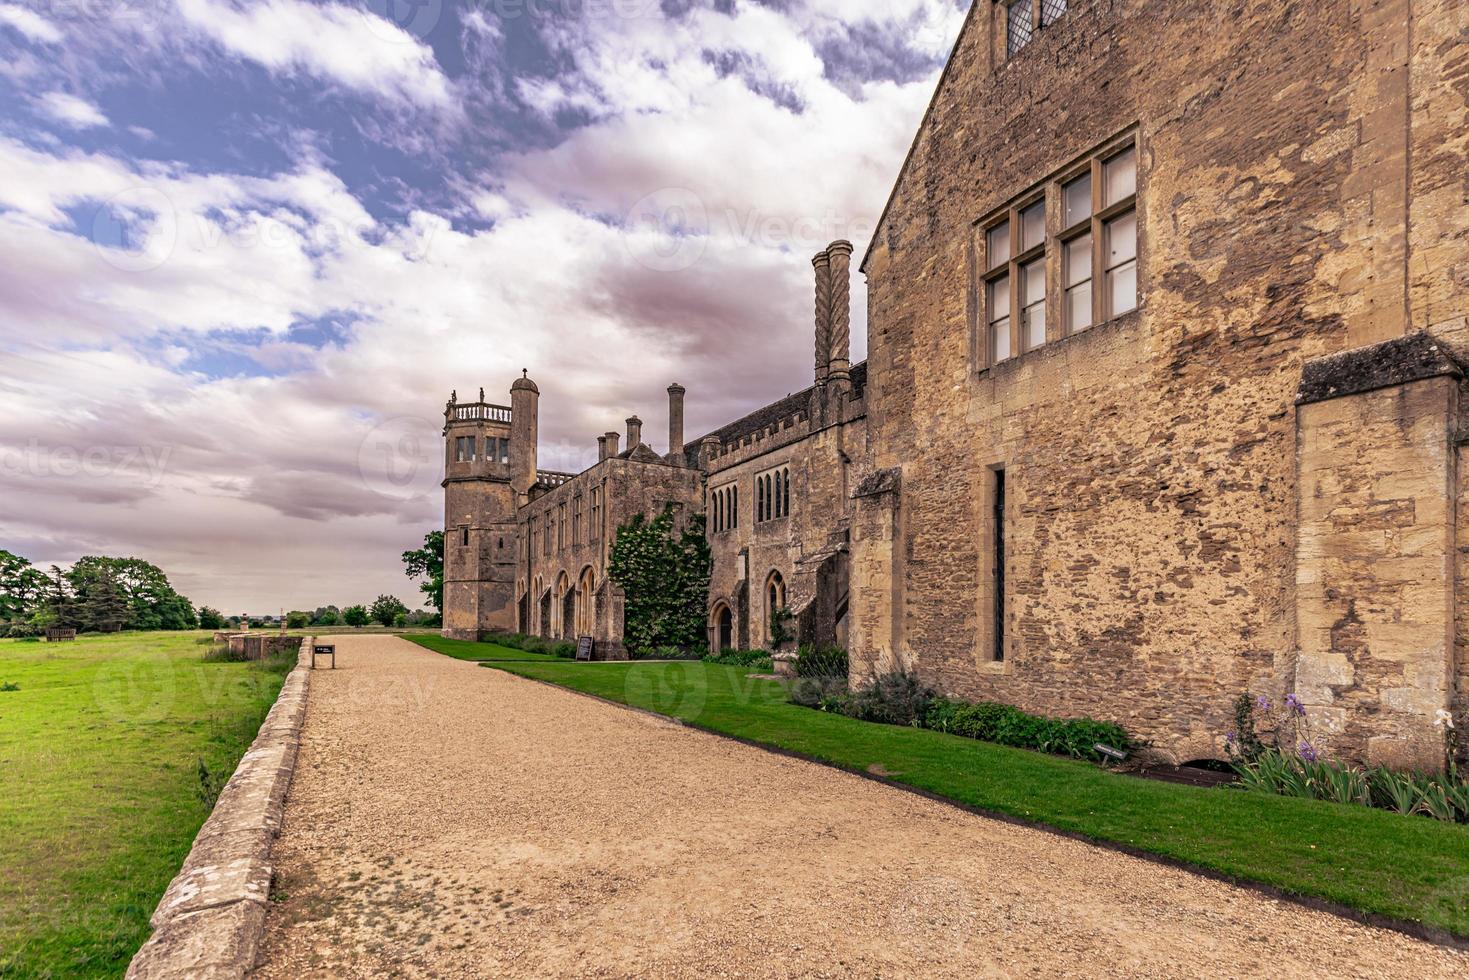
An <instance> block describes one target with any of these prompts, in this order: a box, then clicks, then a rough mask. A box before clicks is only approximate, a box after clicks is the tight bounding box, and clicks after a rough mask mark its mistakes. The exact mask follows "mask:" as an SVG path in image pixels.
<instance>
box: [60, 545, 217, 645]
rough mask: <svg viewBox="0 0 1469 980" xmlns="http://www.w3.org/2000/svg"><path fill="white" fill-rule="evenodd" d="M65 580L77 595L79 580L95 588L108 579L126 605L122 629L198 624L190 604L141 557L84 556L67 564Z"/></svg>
mask: <svg viewBox="0 0 1469 980" xmlns="http://www.w3.org/2000/svg"><path fill="white" fill-rule="evenodd" d="M67 579H68V580H69V581H70V583H71V586H72V588H73V589H74V590H75V591H76V592H77V593H78V594H79V595H80V594H81V593H82V592H83V583H89V584H90V586H91V587H92V588H94V589H95V588H96V583H98V582H99V581H102V580H103V579H106V580H107V581H109V582H110V583H111V585H110V586H109V587H110V588H115V589H116V590H117V592H118V594H119V595H121V596H122V600H123V603H124V605H125V606H126V607H127V608H126V612H125V613H124V615H123V624H122V626H121V628H122V629H129V630H185V629H194V628H195V627H196V626H197V625H198V617H197V616H196V615H195V613H194V606H193V604H192V603H190V602H189V600H188V599H186V598H184V597H183V596H181V595H179V594H178V592H176V591H174V588H173V586H172V585H170V584H169V581H168V576H167V575H165V574H163V570H162V569H160V568H159V567H158V566H157V565H154V564H152V563H150V562H146V561H143V560H142V559H141V558H109V557H105V556H99V555H87V556H86V557H83V558H80V559H78V560H77V562H76V564H75V565H73V566H72V567H71V570H70V571H69V572H67Z"/></svg>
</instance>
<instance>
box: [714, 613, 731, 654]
mask: <svg viewBox="0 0 1469 980" xmlns="http://www.w3.org/2000/svg"><path fill="white" fill-rule="evenodd" d="M709 631H710V633H711V635H712V639H713V641H714V649H713V651H711V652H713V653H715V654H719V653H722V652H724V651H725V650H732V649H734V645H735V639H734V610H733V609H730V608H729V604H728V603H725V602H721V603H718V604H717V605H716V606H715V607H714V613H713V614H712V615H711V616H710V617H709Z"/></svg>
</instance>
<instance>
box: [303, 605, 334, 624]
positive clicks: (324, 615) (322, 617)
mask: <svg viewBox="0 0 1469 980" xmlns="http://www.w3.org/2000/svg"><path fill="white" fill-rule="evenodd" d="M341 621H342V611H341V610H340V609H338V608H337V607H336V606H322V607H321V608H320V609H318V610H316V612H314V613H312V614H311V625H312V626H336V625H338V624H339V623H341Z"/></svg>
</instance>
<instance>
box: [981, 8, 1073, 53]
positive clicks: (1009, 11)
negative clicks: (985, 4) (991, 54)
mask: <svg viewBox="0 0 1469 980" xmlns="http://www.w3.org/2000/svg"><path fill="white" fill-rule="evenodd" d="M993 2H994V6H995V8H996V9H997V11H998V16H997V17H996V19H995V25H996V30H995V35H996V48H997V50H998V51H999V55H1000V61H1001V62H1006V61H1009V60H1010V59H1011V58H1014V57H1016V56H1017V55H1019V54H1020V52H1022V51H1024V50H1025V49H1026V48H1027V47H1029V46H1030V42H1032V41H1034V40H1035V39H1036V38H1037V37H1039V36H1040V33H1041V31H1043V30H1045V29H1046V28H1047V27H1050V26H1052V25H1053V24H1055V23H1056V22H1057V21H1059V20H1060V19H1061V18H1062V17H1065V16H1066V15H1067V14H1068V13H1069V12H1070V8H1071V6H1072V4H1073V3H1074V2H1075V0H993ZM1058 8H1059V9H1058ZM1022 10H1024V13H1023V14H1022V13H1021V11H1022ZM1017 14H1018V15H1019V16H1018V17H1017ZM1026 14H1028V15H1029V16H1028V17H1027V16H1026Z"/></svg>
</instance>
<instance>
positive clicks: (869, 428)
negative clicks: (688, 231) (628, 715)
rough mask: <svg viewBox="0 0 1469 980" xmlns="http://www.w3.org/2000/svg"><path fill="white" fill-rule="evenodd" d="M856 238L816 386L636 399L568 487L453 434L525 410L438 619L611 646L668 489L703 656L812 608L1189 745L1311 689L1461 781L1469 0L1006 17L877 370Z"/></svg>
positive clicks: (822, 290) (991, 40)
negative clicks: (700, 589)
mask: <svg viewBox="0 0 1469 980" xmlns="http://www.w3.org/2000/svg"><path fill="white" fill-rule="evenodd" d="M1021 11H1028V12H1029V13H1028V14H1027V15H1026V16H1028V17H1030V18H1032V19H1031V21H1030V22H1028V23H1025V24H1019V28H1020V29H1017V24H1018V21H1016V18H1017V17H1018V16H1019V14H1018V12H1021ZM1012 21H1013V23H1012ZM850 256H851V248H850V246H849V245H847V244H846V243H835V244H834V245H833V246H832V247H831V248H829V249H827V250H825V251H823V252H822V253H821V254H820V255H818V256H817V257H816V259H815V260H814V262H813V266H814V270H815V365H814V368H815V370H814V384H813V385H812V387H810V388H809V389H807V390H805V391H802V392H800V393H798V394H795V395H792V396H790V397H788V398H786V399H783V400H781V401H779V402H776V403H775V404H772V405H769V406H766V407H765V408H763V409H761V410H760V411H758V412H755V413H752V414H751V415H749V416H747V417H746V418H743V419H740V420H738V421H736V422H734V423H731V424H730V425H728V426H725V427H724V428H722V429H720V430H717V431H716V432H714V433H711V434H710V435H708V436H706V437H705V438H703V439H700V440H695V441H693V442H690V443H688V444H685V442H684V440H683V432H682V418H683V397H684V393H683V391H682V389H681V388H678V387H677V386H675V387H674V389H670V419H671V420H675V421H674V423H673V425H671V429H672V430H673V431H671V432H670V440H669V446H670V451H669V452H668V453H667V454H664V455H660V454H658V453H656V452H654V451H652V450H651V449H648V448H647V447H646V446H643V445H642V439H641V423H640V422H637V420H635V419H634V420H630V423H629V448H628V450H627V451H625V452H618V447H617V440H618V437H617V436H616V435H609V436H607V437H604V438H603V440H602V442H603V447H604V448H603V452H602V454H601V456H602V458H601V459H600V460H599V462H598V463H597V465H596V466H594V467H592V468H591V469H589V470H588V471H587V472H585V473H582V474H579V475H576V476H574V477H573V476H567V475H555V474H543V475H538V474H537V473H536V470H535V466H534V455H533V440H532V441H531V445H532V450H531V451H532V455H531V456H530V457H529V460H528V467H527V460H526V458H525V457H522V456H518V455H517V449H518V448H519V447H520V446H521V445H522V444H523V440H520V439H519V438H518V437H513V436H512V438H511V440H510V447H511V448H510V456H511V460H512V462H511V463H509V464H505V466H504V471H503V472H501V470H500V469H497V467H500V466H501V464H499V463H486V464H484V465H482V466H478V468H477V467H476V464H468V465H466V464H462V463H455V462H453V461H452V455H453V449H452V443H453V438H454V436H455V435H456V433H458V432H459V431H460V430H461V429H464V428H466V427H477V429H478V431H480V432H481V433H482V434H486V435H488V434H491V433H492V432H496V431H507V430H506V426H508V427H510V428H513V427H514V426H515V424H516V423H515V421H514V420H513V419H518V418H519V417H520V414H521V412H522V407H521V406H520V405H519V404H517V405H515V406H513V408H514V411H513V412H511V413H510V414H509V415H508V416H507V417H506V418H505V419H503V420H501V419H499V418H498V417H493V418H488V419H480V418H460V417H459V416H458V415H455V414H454V413H455V411H456V409H455V407H454V406H452V405H451V409H450V411H451V418H450V419H449V423H448V425H447V426H446V436H448V437H449V441H450V443H451V449H450V454H451V464H450V470H449V479H448V481H447V482H446V497H447V498H448V504H447V512H448V526H449V528H450V538H451V540H453V539H454V533H453V529H454V528H455V527H463V528H467V536H465V534H461V535H460V537H459V539H458V540H460V541H461V542H467V543H463V544H462V545H461V546H460V547H462V548H463V549H464V550H463V552H462V553H461V554H458V555H456V556H454V557H453V558H452V559H451V561H450V564H449V566H448V567H449V568H450V569H451V570H452V573H451V574H449V575H447V582H448V586H447V593H446V594H447V596H448V599H447V602H448V604H449V606H450V607H451V608H449V609H446V629H447V630H449V631H450V632H455V633H458V632H464V631H469V632H473V631H474V630H481V631H483V630H486V629H496V628H513V627H517V626H518V628H521V629H524V630H529V631H534V632H542V633H547V634H549V635H567V636H570V635H573V634H576V633H580V632H582V631H583V630H590V631H591V633H592V634H594V635H595V636H596V637H597V639H598V640H599V641H602V643H603V644H605V650H606V651H607V652H608V655H615V654H616V653H617V652H618V650H619V644H618V640H619V638H620V618H619V617H620V602H619V597H618V596H617V595H616V591H615V589H611V588H610V587H609V586H608V584H607V582H606V576H605V568H606V557H607V547H608V544H609V543H610V536H611V533H612V530H613V529H614V528H615V527H616V526H617V525H618V523H619V522H620V521H621V520H622V519H623V518H625V517H626V516H630V515H631V514H632V513H634V512H637V511H643V512H649V511H651V510H652V509H653V508H655V507H658V506H661V505H662V504H663V503H667V502H673V503H675V504H676V505H677V506H679V507H681V508H685V509H686V512H687V513H690V514H692V513H695V512H702V513H704V514H705V516H706V518H707V520H708V527H709V535H710V542H711V547H712V550H713V554H714V558H715V567H714V578H713V584H712V588H711V595H710V607H709V614H710V618H709V626H710V641H711V644H713V645H729V646H738V647H753V646H759V645H764V644H768V643H770V642H771V639H772V636H771V631H772V627H771V613H772V608H773V606H776V605H784V607H785V608H786V609H788V610H789V611H790V612H791V613H792V616H793V618H792V621H791V623H790V631H791V633H792V634H793V639H792V642H796V641H804V642H815V643H841V642H844V643H846V644H847V645H848V646H849V647H850V650H851V653H852V663H853V674H854V680H855V681H857V682H859V683H860V682H861V681H862V680H864V679H866V678H869V677H871V676H872V675H873V674H875V673H877V672H880V671H886V670H892V669H907V670H913V671H916V672H917V673H918V674H920V675H921V676H922V677H924V678H925V679H926V680H927V681H929V682H930V683H932V684H933V685H934V686H936V687H937V688H939V689H941V690H943V691H945V692H946V693H949V694H952V695H955V696H959V697H964V698H970V699H975V700H982V699H988V700H999V701H1005V702H1008V703H1012V704H1016V705H1019V706H1020V707H1022V708H1026V709H1028V710H1032V711H1037V712H1042V713H1045V714H1049V715H1059V716H1081V715H1091V716H1095V717H1099V718H1105V719H1108V720H1113V721H1118V722H1121V723H1123V724H1124V725H1126V726H1127V727H1128V728H1130V729H1131V730H1132V731H1134V732H1136V733H1137V734H1139V735H1140V736H1142V737H1144V738H1147V739H1149V740H1151V741H1152V742H1153V743H1154V745H1155V746H1157V748H1158V749H1159V750H1161V751H1162V752H1164V753H1165V754H1168V755H1171V756H1172V757H1173V758H1174V759H1176V760H1178V761H1187V760H1190V759H1195V758H1215V757H1218V756H1220V755H1221V753H1222V751H1223V741H1222V739H1223V735H1224V734H1225V733H1226V732H1227V731H1228V730H1229V728H1230V726H1231V724H1232V720H1233V719H1232V705H1233V703H1234V701H1235V699H1236V698H1237V697H1238V696H1239V695H1240V694H1242V693H1245V692H1251V693H1255V694H1265V695H1268V696H1272V697H1275V698H1279V697H1281V696H1283V695H1284V694H1285V693H1287V692H1292V691H1293V692H1295V693H1297V694H1298V695H1299V696H1300V697H1301V698H1302V699H1303V700H1304V701H1305V702H1306V704H1307V706H1308V710H1309V711H1310V713H1311V717H1312V720H1313V723H1314V724H1315V725H1316V728H1317V731H1318V733H1319V735H1321V736H1322V738H1323V740H1324V741H1325V743H1326V748H1327V750H1328V751H1329V752H1331V753H1333V754H1337V755H1342V756H1347V757H1356V758H1362V759H1367V760H1371V761H1382V762H1392V763H1396V764H1405V765H1406V764H1412V765H1430V766H1431V765H1435V764H1437V763H1438V762H1440V761H1441V758H1440V757H1439V755H1438V746H1439V730H1438V729H1435V728H1434V726H1433V721H1434V717H1435V714H1436V713H1437V712H1438V711H1441V710H1444V709H1452V710H1453V711H1455V712H1457V713H1458V715H1459V718H1460V724H1461V726H1462V725H1463V724H1466V723H1469V718H1465V717H1464V712H1465V711H1466V709H1469V611H1466V610H1469V586H1465V585H1463V584H1462V583H1464V582H1465V581H1466V573H1469V518H1465V517H1463V516H1462V515H1463V514H1465V513H1466V509H1465V508H1464V507H1461V506H1460V502H1461V499H1462V500H1465V501H1466V502H1469V477H1465V476H1464V469H1463V467H1462V466H1461V465H1460V463H1461V459H1462V457H1463V455H1464V445H1465V441H1464V437H1463V436H1461V433H1465V432H1466V431H1469V428H1466V426H1464V425H1462V424H1460V412H1461V406H1462V405H1464V404H1465V400H1464V399H1463V398H1462V397H1461V387H1462V384H1463V376H1464V371H1463V369H1462V368H1461V366H1460V365H1461V363H1462V360H1461V356H1460V355H1459V354H1457V353H1455V351H1456V350H1458V349H1461V348H1469V5H1466V4H1463V3H1461V2H1457V0H1322V2H1320V3H1316V4H1309V5H1300V4H1295V5H1292V4H1279V3H1272V2H1267V0H1240V2H1237V3H1232V4H1227V5H1223V4H1189V3H1158V2H1156V0H1071V2H1070V3H1068V4H1064V5H1063V4H1060V3H1051V2H1049V0H1048V2H1046V3H1040V2H1036V3H1033V4H1016V5H1013V6H1012V5H1010V4H1007V3H1003V2H989V0H979V2H976V3H975V4H974V5H973V7H972V9H971V11H970V15H969V18H968V20H967V23H966V25H965V28H964V30H963V32H962V34H961V36H960V38H959V40H958V43H957V44H956V45H955V48H954V51H953V54H952V55H951V58H950V62H949V64H948V66H947V67H946V69H945V71H944V73H943V76H942V78H941V81H940V83H939V86H938V90H937V91H936V93H935V94H934V97H933V100H932V103H931V104H930V107H929V109H928V112H927V114H926V115H925V117H924V120H923V123H922V125H921V127H920V129H919V131H918V133H917V136H916V138H915V140H914V143H913V146H912V149H911V151H910V153H909V156H908V158H907V160H906V161H905V163H904V165H903V168H902V170H901V172H900V174H899V176H898V180H897V183H896V185H895V187H894V189H893V192H892V195H891V198H890V199H889V201H888V203H887V207H886V208H885V210H884V212H883V215H882V219H881V221H880V223H879V226H878V229H877V232H876V234H875V235H874V238H873V241H872V243H871V246H870V248H869V250H868V252H867V254H866V256H865V258H864V259H863V261H862V271H863V272H864V273H865V274H866V275H867V276H868V279H869V311H868V350H869V359H868V361H867V362H865V363H864V364H859V365H855V366H854V365H851V364H850V353H849V348H848V338H849V332H850V324H849V317H848V315H847V314H848V289H847V279H848V275H849V266H848V263H849V261H850ZM793 319H794V316H793ZM522 380H523V381H524V379H522ZM525 384H529V382H528V381H527V382H525ZM532 387H533V386H532ZM524 397H525V398H527V399H529V395H525V396H524ZM528 407H529V409H530V410H531V411H532V412H533V411H534V402H533V400H530V402H529V405H528ZM492 408H493V406H484V405H480V406H478V407H476V408H474V409H473V410H472V411H471V412H470V413H469V414H470V415H471V416H473V415H474V413H475V412H480V413H484V412H487V411H489V412H490V414H491V415H492V416H493V415H494V414H495V413H494V412H493V411H490V410H491V409H492ZM460 410H462V407H461V409H460ZM512 417H513V418H512ZM634 423H636V424H634ZM497 426H499V428H497ZM532 427H533V423H532ZM517 460H518V461H519V464H518V465H517V464H516V462H515V461H517ZM456 467H458V468H457V469H456ZM512 473H513V474H514V475H513V476H512ZM482 484H483V485H482ZM502 484H503V488H502V486H501V485H502ZM594 491H596V492H597V493H599V494H600V497H599V504H598V517H597V520H596V521H595V522H594V523H596V524H597V527H596V529H595V531H590V530H588V531H585V533H584V536H577V535H576V534H575V533H574V532H571V531H567V532H566V534H567V541H566V543H564V544H562V543H560V539H559V538H557V539H556V542H557V543H556V544H555V545H554V548H553V549H552V550H551V551H549V552H548V551H547V545H546V543H545V539H544V535H545V533H546V531H545V529H546V527H547V525H548V523H553V522H554V524H555V526H556V527H558V528H559V527H561V520H562V519H561V516H560V515H561V513H562V509H563V508H566V509H567V510H568V512H569V515H581V516H580V517H578V518H574V519H576V520H581V521H585V520H589V519H590V518H589V517H588V516H587V515H588V514H589V513H590V511H591V509H592V504H591V500H592V495H593V492H594ZM578 499H580V500H582V501H583V504H582V506H581V508H580V509H578V507H577V504H576V501H577V500H578ZM569 519H570V518H569ZM553 533H559V532H553ZM536 535H540V536H541V537H539V538H536ZM533 539H534V540H533ZM506 541H508V542H511V543H510V544H509V545H506V544H504V542H506ZM568 624H569V625H568Z"/></svg>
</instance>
